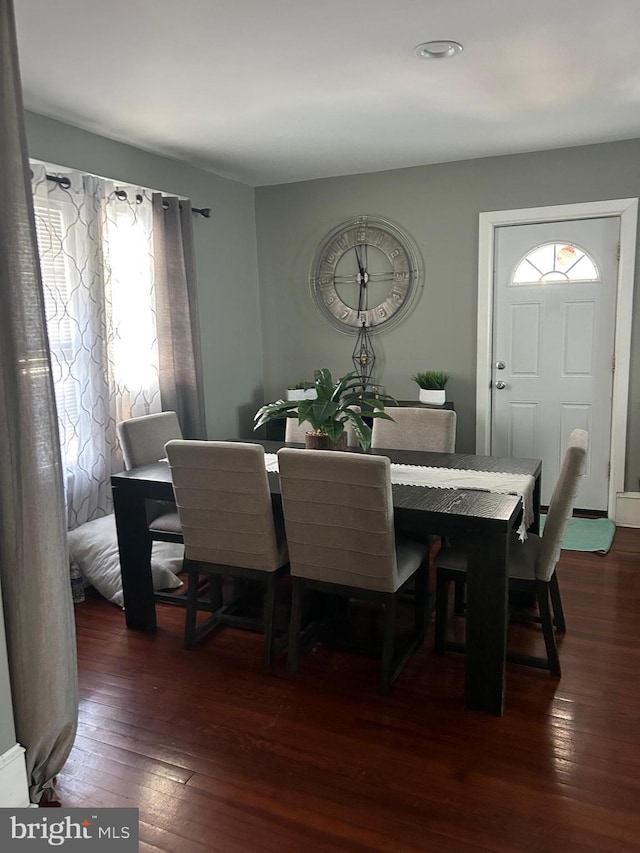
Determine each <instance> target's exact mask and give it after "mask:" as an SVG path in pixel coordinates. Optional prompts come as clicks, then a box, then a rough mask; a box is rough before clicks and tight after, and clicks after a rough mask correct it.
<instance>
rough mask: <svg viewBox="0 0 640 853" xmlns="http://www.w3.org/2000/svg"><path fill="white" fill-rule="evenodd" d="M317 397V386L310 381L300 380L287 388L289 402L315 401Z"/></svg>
mask: <svg viewBox="0 0 640 853" xmlns="http://www.w3.org/2000/svg"><path fill="white" fill-rule="evenodd" d="M317 396H318V392H317V391H316V386H315V385H314V384H313V382H309V380H308V379H300V380H299V381H298V382H294V383H293V384H292V385H289V387H288V388H287V400H315V399H316V397H317Z"/></svg>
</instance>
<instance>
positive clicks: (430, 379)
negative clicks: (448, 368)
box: [411, 370, 449, 406]
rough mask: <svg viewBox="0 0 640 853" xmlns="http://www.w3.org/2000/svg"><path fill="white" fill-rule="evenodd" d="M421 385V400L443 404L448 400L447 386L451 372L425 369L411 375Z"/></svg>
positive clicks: (437, 404) (422, 401)
mask: <svg viewBox="0 0 640 853" xmlns="http://www.w3.org/2000/svg"><path fill="white" fill-rule="evenodd" d="M411 378H412V379H413V381H414V382H417V384H418V385H419V387H420V402H421V403H430V404H431V405H432V406H443V405H444V403H445V400H446V391H445V387H446V385H447V382H448V380H449V374H448V373H443V372H442V371H441V370H423V371H422V372H420V373H416V375H415V376H412V377H411Z"/></svg>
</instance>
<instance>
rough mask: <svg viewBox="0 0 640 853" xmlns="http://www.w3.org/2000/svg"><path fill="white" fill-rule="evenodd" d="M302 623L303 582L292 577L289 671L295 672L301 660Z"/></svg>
mask: <svg viewBox="0 0 640 853" xmlns="http://www.w3.org/2000/svg"><path fill="white" fill-rule="evenodd" d="M301 623H302V582H301V580H300V578H291V621H290V623H289V654H288V659H287V672H289V673H294V672H295V671H296V670H297V669H298V663H299V662H300V626H301Z"/></svg>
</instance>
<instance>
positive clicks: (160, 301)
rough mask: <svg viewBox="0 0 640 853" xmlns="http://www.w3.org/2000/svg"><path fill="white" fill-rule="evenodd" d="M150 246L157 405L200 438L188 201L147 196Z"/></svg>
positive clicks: (202, 427) (198, 353) (199, 358)
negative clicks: (149, 199)
mask: <svg viewBox="0 0 640 853" xmlns="http://www.w3.org/2000/svg"><path fill="white" fill-rule="evenodd" d="M153 245H154V260H155V286H156V325H157V331H158V353H159V374H160V377H159V378H160V396H161V399H162V408H163V409H164V410H165V411H174V412H176V413H177V415H178V419H179V421H180V425H181V427H182V434H183V435H184V437H185V438H190V439H206V437H207V435H206V423H205V414H204V391H203V379H202V356H201V350H200V325H199V316H198V301H197V292H196V276H195V255H194V247H193V223H192V213H191V202H189V201H186V200H182V199H177V198H172V197H166V196H164V197H163V196H162V195H161V194H160V193H154V194H153Z"/></svg>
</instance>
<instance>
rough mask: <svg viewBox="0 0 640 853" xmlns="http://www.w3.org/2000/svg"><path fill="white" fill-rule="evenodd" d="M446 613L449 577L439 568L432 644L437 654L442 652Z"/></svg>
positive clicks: (444, 640) (447, 608)
mask: <svg viewBox="0 0 640 853" xmlns="http://www.w3.org/2000/svg"><path fill="white" fill-rule="evenodd" d="M448 614H449V578H448V577H447V576H446V574H445V573H444V571H443V570H442V569H439V570H438V573H437V576H436V622H435V628H434V646H435V652H436V654H437V655H443V654H444V647H445V642H446V637H447V617H448Z"/></svg>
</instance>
